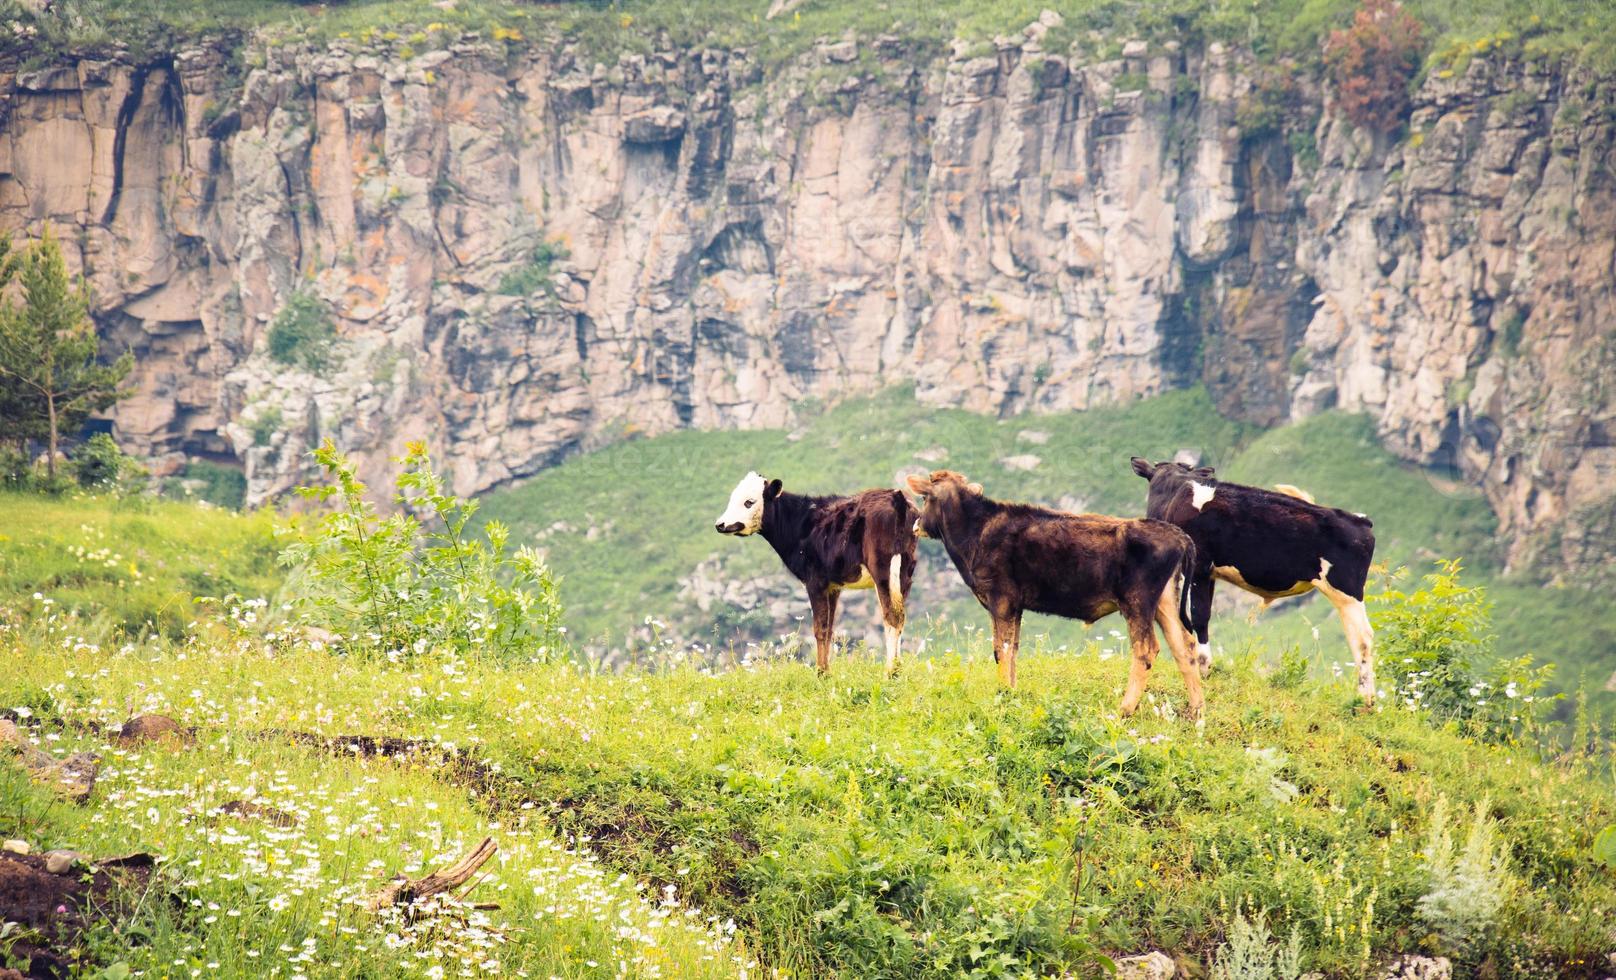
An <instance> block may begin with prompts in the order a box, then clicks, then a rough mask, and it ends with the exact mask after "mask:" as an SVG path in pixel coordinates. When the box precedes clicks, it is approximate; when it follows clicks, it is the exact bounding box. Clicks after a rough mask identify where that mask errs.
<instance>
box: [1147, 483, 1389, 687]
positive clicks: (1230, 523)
mask: <svg viewBox="0 0 1616 980" xmlns="http://www.w3.org/2000/svg"><path fill="white" fill-rule="evenodd" d="M1133 470H1134V472H1135V473H1138V474H1139V475H1140V476H1142V477H1144V478H1145V479H1147V480H1149V481H1150V495H1149V498H1148V501H1147V503H1146V508H1145V515H1146V516H1147V517H1152V518H1155V519H1156V520H1160V521H1168V522H1170V523H1173V524H1177V525H1178V526H1179V527H1181V528H1183V529H1184V530H1185V531H1186V532H1188V533H1189V536H1190V538H1191V540H1193V541H1194V542H1195V552H1196V571H1195V576H1194V580H1193V581H1192V582H1191V586H1190V593H1191V595H1190V608H1191V610H1192V617H1193V625H1194V629H1195V634H1196V639H1197V640H1198V641H1199V643H1198V645H1199V647H1200V650H1199V651H1198V652H1199V653H1200V654H1201V655H1202V656H1203V657H1210V655H1211V651H1210V647H1209V646H1208V640H1209V634H1208V624H1209V621H1210V619H1211V615H1212V590H1213V586H1214V582H1215V580H1216V579H1222V580H1223V581H1225V582H1228V583H1229V584H1231V585H1235V586H1239V587H1240V588H1242V589H1245V590H1246V591H1247V592H1250V593H1253V594H1255V595H1257V596H1259V597H1261V598H1262V600H1263V604H1262V607H1261V609H1267V608H1268V606H1269V605H1271V604H1272V603H1273V602H1274V601H1275V600H1277V599H1283V598H1285V597H1286V596H1293V595H1301V594H1302V593H1304V592H1310V591H1312V590H1314V589H1317V590H1318V591H1319V592H1321V593H1322V594H1323V595H1324V597H1325V598H1326V599H1328V600H1330V604H1331V605H1333V606H1335V609H1336V613H1337V614H1338V615H1339V616H1340V617H1341V625H1342V628H1343V629H1344V630H1345V631H1346V634H1347V645H1348V646H1349V647H1350V648H1351V649H1352V658H1353V660H1354V662H1356V663H1357V665H1358V694H1359V695H1360V696H1361V697H1362V698H1363V699H1364V701H1365V702H1368V703H1373V702H1374V699H1375V652H1374V643H1375V634H1374V630H1373V629H1372V628H1371V627H1370V625H1369V614H1368V612H1367V611H1366V610H1365V609H1364V602H1363V599H1364V583H1365V581H1366V580H1367V579H1368V577H1369V565H1370V563H1371V562H1372V561H1373V560H1374V556H1375V534H1374V531H1373V530H1372V525H1371V523H1370V521H1369V518H1367V517H1365V516H1364V515H1362V514H1353V513H1349V512H1348V511H1344V510H1339V509H1337V508H1335V507H1321V506H1319V505H1318V504H1315V503H1313V502H1312V500H1311V499H1309V498H1308V497H1307V495H1306V494H1304V493H1302V492H1301V491H1299V490H1297V489H1296V488H1295V487H1291V486H1281V487H1280V488H1279V490H1277V491H1275V490H1264V489H1262V488H1260V487H1248V486H1242V485H1240V484H1238V483H1223V482H1221V481H1219V480H1218V479H1217V477H1216V475H1215V472H1214V471H1213V469H1212V468H1211V467H1209V466H1202V467H1197V468H1191V467H1189V466H1186V465H1185V464H1183V463H1171V462H1167V463H1150V462H1148V461H1146V460H1144V459H1141V458H1139V457H1138V456H1135V457H1133ZM1261 609H1259V610H1258V611H1259V612H1260V611H1261Z"/></svg>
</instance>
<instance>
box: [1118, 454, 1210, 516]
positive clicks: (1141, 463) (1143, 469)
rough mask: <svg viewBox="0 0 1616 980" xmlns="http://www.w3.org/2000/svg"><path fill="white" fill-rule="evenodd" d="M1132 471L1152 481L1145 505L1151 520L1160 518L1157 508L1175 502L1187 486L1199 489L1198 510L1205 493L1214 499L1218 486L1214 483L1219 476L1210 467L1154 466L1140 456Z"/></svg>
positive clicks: (1167, 464) (1168, 463) (1184, 464)
mask: <svg viewBox="0 0 1616 980" xmlns="http://www.w3.org/2000/svg"><path fill="white" fill-rule="evenodd" d="M1133 471H1134V472H1135V473H1138V474H1139V475H1140V476H1142V477H1144V478H1145V479H1147V480H1149V481H1150V494H1149V497H1148V498H1147V500H1146V503H1145V510H1146V513H1148V514H1150V515H1151V516H1152V517H1156V516H1159V515H1160V512H1159V510H1158V508H1160V507H1163V506H1165V505H1166V504H1167V502H1168V501H1170V500H1172V499H1173V496H1174V495H1175V494H1177V493H1178V492H1179V491H1180V490H1181V489H1183V487H1184V485H1185V484H1186V483H1193V484H1195V485H1196V487H1197V488H1199V489H1197V490H1196V493H1197V497H1196V509H1199V508H1200V503H1201V495H1202V494H1204V495H1205V497H1206V498H1207V499H1211V496H1212V488H1213V487H1214V486H1215V484H1214V483H1213V480H1214V479H1216V476H1217V471H1216V470H1214V469H1213V468H1212V467H1210V466H1190V465H1188V464H1186V463H1178V462H1174V461H1172V460H1166V461H1164V462H1160V463H1152V462H1150V461H1149V460H1147V459H1144V458H1142V457H1139V456H1135V457H1134V458H1133Z"/></svg>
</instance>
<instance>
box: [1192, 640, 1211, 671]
mask: <svg viewBox="0 0 1616 980" xmlns="http://www.w3.org/2000/svg"><path fill="white" fill-rule="evenodd" d="M1195 662H1196V663H1197V664H1199V665H1200V668H1201V670H1203V671H1209V670H1211V669H1212V644H1210V643H1196V644H1195Z"/></svg>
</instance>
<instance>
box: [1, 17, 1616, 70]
mask: <svg viewBox="0 0 1616 980" xmlns="http://www.w3.org/2000/svg"><path fill="white" fill-rule="evenodd" d="M1356 6H1357V3H1356V0H1272V2H1264V3H1255V4H1253V3H1244V2H1235V0H1171V2H1167V3H1156V2H1146V0H805V2H803V3H801V4H799V5H797V6H796V8H795V9H793V10H791V11H789V12H786V13H783V14H781V15H779V16H777V17H775V18H772V19H771V18H768V17H766V14H767V13H768V11H769V9H770V7H771V0H700V2H692V0H572V2H559V3H545V4H529V3H519V2H512V0H460V2H458V3H456V4H452V5H445V4H441V3H437V2H433V0H348V2H334V3H330V4H320V5H308V4H303V3H296V2H292V0H263V2H260V0H57V2H56V3H54V4H52V5H51V6H50V10H49V13H47V14H45V15H36V14H34V13H32V12H31V10H29V9H28V7H27V6H26V5H24V4H22V3H21V2H19V0H0V13H3V14H4V15H5V18H6V19H9V20H12V21H14V22H15V23H17V24H18V25H20V28H21V30H20V31H19V32H14V34H13V37H12V38H10V39H7V40H3V41H0V48H9V49H10V50H11V51H13V52H14V53H16V54H18V55H21V56H24V57H28V58H30V59H31V60H33V61H36V62H39V61H43V60H45V59H48V58H52V57H57V56H60V55H61V54H63V53H94V52H102V51H107V50H110V49H112V48H114V47H116V46H118V45H123V46H126V47H127V48H128V49H129V50H131V51H132V53H133V54H134V55H135V56H136V57H145V56H153V55H157V54H159V53H162V52H165V51H170V50H175V49H177V48H179V47H183V46H185V45H186V44H189V43H193V42H194V41H195V39H196V38H198V37H201V36H213V37H220V36H232V35H239V34H240V33H241V32H243V31H247V30H252V29H257V28H268V29H271V30H272V31H273V32H274V33H275V34H277V35H279V36H283V37H305V36H306V37H316V38H321V37H323V38H335V37H347V38H354V39H358V40H360V41H362V42H363V43H365V44H381V43H383V42H384V41H402V42H405V43H409V44H411V45H413V46H414V47H417V48H419V47H421V46H422V45H436V44H440V43H447V41H448V40H449V38H448V34H447V32H448V31H450V30H453V31H456V32H458V31H466V30H469V31H476V32H479V33H481V34H483V35H484V36H485V37H487V38H490V39H493V40H497V41H506V42H508V43H512V44H521V43H523V42H524V41H525V40H526V39H528V38H536V37H539V36H541V35H544V34H549V33H552V32H560V33H562V34H564V35H567V36H569V37H573V38H576V39H578V40H580V41H582V42H583V43H584V44H585V46H586V49H587V50H588V52H589V54H590V55H591V56H593V57H599V58H603V59H605V60H607V61H608V62H609V61H611V60H612V58H613V57H615V55H616V53H617V52H619V51H624V50H638V51H645V50H649V49H650V48H651V47H652V46H653V45H657V44H662V43H666V44H668V45H671V46H673V47H676V48H687V47H702V46H706V47H724V48H746V49H748V50H751V51H753V52H755V53H756V54H758V55H759V57H760V58H761V59H762V60H763V61H764V62H765V63H780V62H783V61H785V60H788V59H790V58H793V57H795V56H797V55H800V54H802V53H803V52H805V51H807V50H808V49H810V48H811V47H813V45H815V44H816V43H818V42H820V41H822V40H825V39H829V40H833V41H834V40H840V39H841V38H842V37H843V36H844V35H846V34H848V33H849V32H851V33H853V34H855V35H857V36H860V37H864V38H874V37H876V36H877V35H881V34H893V35H897V36H899V37H901V38H903V39H904V40H905V41H907V42H908V43H910V44H912V45H914V46H915V47H917V48H919V49H921V50H931V51H936V52H938V53H941V52H942V51H943V50H944V48H945V46H946V45H947V44H948V43H949V42H951V41H952V40H953V39H955V38H960V39H963V40H966V41H973V42H984V43H985V44H987V45H991V42H992V40H993V39H994V38H995V37H998V36H1001V35H1012V36H1015V35H1019V33H1020V32H1021V30H1022V29H1023V28H1024V27H1026V26H1027V25H1028V24H1029V23H1031V22H1033V21H1035V20H1037V19H1038V17H1039V15H1040V13H1041V12H1042V11H1044V10H1053V11H1055V12H1057V13H1059V14H1060V15H1061V16H1062V18H1063V22H1062V23H1061V25H1060V26H1059V27H1057V28H1056V29H1055V30H1054V31H1053V32H1052V33H1051V34H1050V35H1049V37H1048V38H1047V39H1046V42H1045V45H1044V48H1045V50H1048V51H1052V52H1061V51H1064V50H1065V49H1066V47H1067V45H1068V44H1069V43H1070V42H1071V41H1072V40H1074V39H1077V40H1080V41H1081V44H1082V49H1083V51H1084V52H1085V54H1086V55H1087V56H1089V57H1095V58H1099V57H1109V56H1113V55H1114V54H1115V53H1116V52H1117V51H1118V50H1120V45H1121V43H1122V41H1124V40H1127V39H1130V38H1145V39H1151V40H1157V41H1165V40H1169V39H1172V40H1178V41H1181V42H1186V41H1187V42H1198V41H1211V40H1219V41H1225V42H1229V43H1235V44H1239V45H1242V46H1245V47H1249V48H1251V49H1253V50H1255V51H1256V52H1257V53H1258V54H1260V55H1263V56H1266V57H1272V58H1295V59H1298V60H1300V61H1302V62H1305V63H1309V64H1311V63H1316V62H1317V59H1318V56H1319V47H1320V44H1321V41H1322V39H1323V38H1324V37H1325V36H1326V35H1327V34H1328V32H1329V31H1331V30H1334V29H1336V28H1343V27H1346V26H1347V25H1348V23H1349V22H1350V21H1351V19H1352V12H1353V10H1354V9H1355V8H1356ZM1404 6H1405V7H1406V8H1407V9H1408V10H1409V11H1410V13H1412V14H1413V15H1414V17H1415V18H1416V19H1417V20H1418V21H1419V22H1420V23H1421V24H1422V25H1424V28H1425V31H1424V33H1425V39H1426V41H1427V42H1428V43H1429V44H1430V45H1431V46H1432V50H1433V51H1435V52H1437V53H1438V55H1440V56H1442V57H1445V58H1449V59H1451V58H1453V57H1455V56H1458V55H1461V54H1464V53H1465V52H1468V53H1470V54H1474V53H1476V52H1478V51H1481V52H1484V51H1486V50H1489V49H1490V48H1494V47H1498V46H1501V45H1502V46H1509V47H1514V46H1520V47H1521V49H1522V50H1523V51H1524V52H1525V53H1527V54H1529V55H1532V56H1548V57H1560V56H1568V57H1572V58H1574V59H1578V60H1584V61H1588V62H1591V63H1593V64H1595V65H1597V66H1600V67H1603V68H1609V67H1616V44H1613V41H1612V39H1613V38H1616V8H1612V7H1611V6H1610V5H1608V4H1584V3H1573V2H1569V0H1479V2H1476V3H1468V4H1462V5H1455V4H1452V3H1450V2H1447V0H1408V2H1407V3H1405V4H1404ZM434 25H436V30H434V29H433V27H434ZM416 35H419V38H418V39H417V38H416ZM434 35H436V36H434ZM662 39H665V41H664V40H662ZM1478 45H1479V47H1478ZM983 51H984V52H987V51H991V46H986V47H984V48H983Z"/></svg>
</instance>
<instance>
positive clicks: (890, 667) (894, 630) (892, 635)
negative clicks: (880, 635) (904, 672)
mask: <svg viewBox="0 0 1616 980" xmlns="http://www.w3.org/2000/svg"><path fill="white" fill-rule="evenodd" d="M882 625H883V626H884V628H885V629H886V631H887V673H889V674H890V673H892V672H893V671H895V670H897V669H898V655H899V654H900V653H901V652H902V647H903V628H902V627H899V626H892V625H890V624H882Z"/></svg>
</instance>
